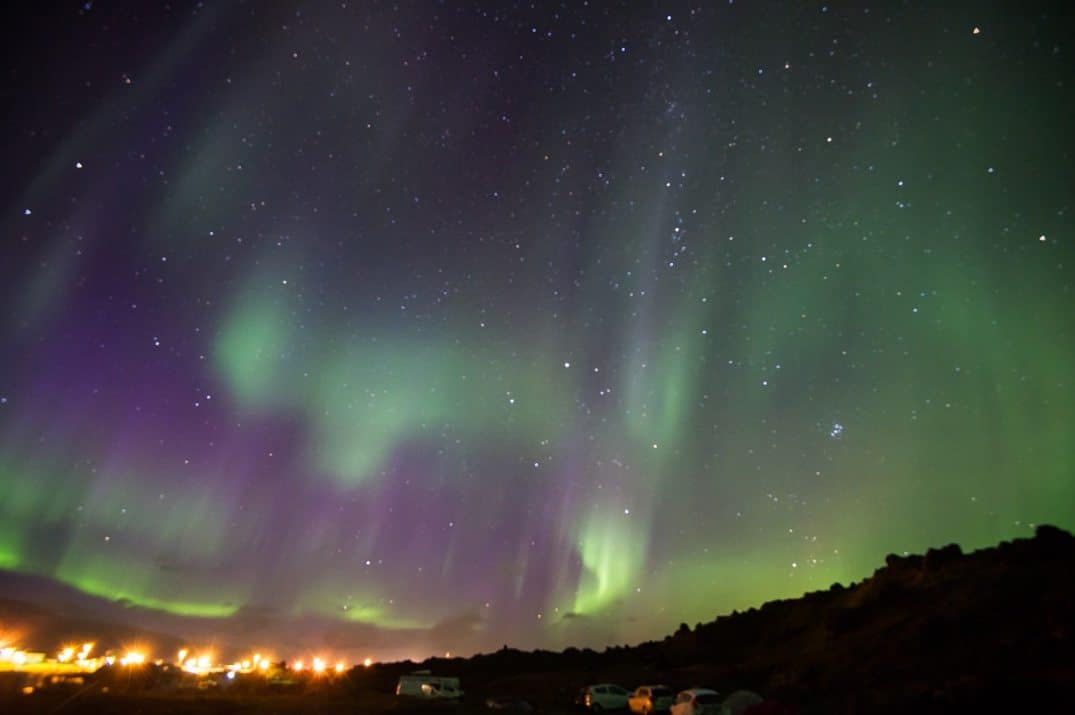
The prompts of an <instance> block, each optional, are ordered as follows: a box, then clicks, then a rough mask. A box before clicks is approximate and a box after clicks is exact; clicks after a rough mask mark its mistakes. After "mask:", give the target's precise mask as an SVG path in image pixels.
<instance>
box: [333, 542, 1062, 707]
mask: <svg viewBox="0 0 1075 715" xmlns="http://www.w3.org/2000/svg"><path fill="white" fill-rule="evenodd" d="M1073 575H1075V537H1073V536H1072V535H1071V534H1069V533H1067V532H1065V531H1062V530H1060V529H1057V528H1055V527H1051V526H1041V527H1038V529H1037V532H1036V535H1035V536H1034V537H1033V538H1030V539H1017V540H1014V541H1010V542H1007V541H1006V542H1002V543H1001V544H999V545H998V546H996V547H993V548H988V549H983V550H980V551H976V552H974V553H970V554H964V553H962V551H961V550H960V548H959V546H956V545H954V544H953V545H949V546H946V547H944V548H940V549H930V550H929V551H928V552H927V553H926V554H925V555H924V556H906V557H900V556H895V555H890V556H889V557H888V558H887V559H886V562H885V565H884V566H883V567H881V568H879V569H878V570H877V571H876V572H875V573H874V574H873V575H872V576H871V577H869V578H867V579H865V580H863V581H862V582H861V583H857V584H851V585H849V586H841V585H839V584H834V585H833V586H832V588H830V589H829V590H827V591H818V592H813V593H808V594H806V595H804V596H803V597H802V598H798V599H793V600H782V601H773V602H770V603H766V604H765V605H763V606H761V607H760V608H756V609H755V608H752V609H750V610H748V611H746V612H744V613H733V614H731V615H727V616H722V617H720V618H718V619H717V620H715V621H713V622H710V623H704V624H699V625H697V626H696V627H694V628H690V627H688V626H686V625H685V624H684V625H682V626H681V627H680V629H679V630H678V631H677V632H676V633H675V634H673V635H670V636H668V637H667V638H665V639H664V640H662V641H656V642H647V643H643V644H641V645H638V646H634V647H613V648H608V649H606V650H604V651H603V652H595V651H592V650H578V649H568V650H566V651H564V652H563V653H550V652H542V651H536V652H521V651H516V650H511V649H505V650H502V651H500V652H497V653H491V654H487V655H479V656H476V657H473V658H470V659H458V658H457V659H451V660H448V659H440V658H435V659H431V660H427V661H425V662H423V663H421V664H411V663H406V664H393V665H391V666H383V667H380V668H374V669H371V670H370V671H368V672H362V671H356V672H355V673H354V675H353V677H354V678H356V679H359V680H365V681H366V682H368V684H369V685H370V686H372V687H379V688H386V689H387V688H391V687H392V686H393V685H394V683H395V678H396V677H398V675H399V674H400V673H402V672H407V671H408V670H411V669H415V668H429V669H430V670H432V671H433V672H434V673H438V674H444V675H458V676H460V677H461V678H462V679H463V684H464V688H465V689H466V690H467V691H468V692H469V693H483V694H506V695H519V696H523V697H525V698H528V699H530V700H531V702H535V703H546V704H548V705H550V706H551V705H552V704H553V703H559V704H563V703H566V702H570V699H571V697H572V695H573V693H574V692H575V691H576V690H577V688H579V687H581V686H583V685H585V684H587V683H594V682H605V681H612V682H619V683H621V684H623V685H625V686H627V687H634V686H635V685H637V684H640V683H646V682H664V683H667V684H668V685H670V686H671V687H672V688H674V689H680V688H687V687H691V686H705V687H713V688H716V689H717V690H718V691H720V692H723V693H729V692H732V691H733V690H736V689H739V688H748V689H751V690H755V691H757V692H759V693H762V694H763V695H765V696H767V697H770V698H775V699H777V700H779V701H781V702H785V703H792V704H794V705H795V706H796V708H797V710H798V711H800V712H815V711H816V712H822V711H823V712H870V713H880V712H907V711H908V710H907V709H908V708H913V709H914V711H915V712H962V711H967V710H970V709H971V708H984V709H985V710H986V711H993V710H995V709H997V708H1000V707H1004V708H1008V709H1012V708H1014V709H1015V710H1017V711H1025V710H1028V709H1032V708H1035V707H1036V706H1037V705H1038V704H1040V705H1041V706H1042V707H1044V711H1046V712H1063V711H1066V712H1075V696H1073V689H1075V641H1073V623H1075V616H1073V612H1075V577H1073Z"/></svg>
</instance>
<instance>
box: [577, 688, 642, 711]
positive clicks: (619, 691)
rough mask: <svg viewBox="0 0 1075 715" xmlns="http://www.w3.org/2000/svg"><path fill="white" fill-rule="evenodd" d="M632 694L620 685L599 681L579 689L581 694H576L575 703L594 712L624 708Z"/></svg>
mask: <svg viewBox="0 0 1075 715" xmlns="http://www.w3.org/2000/svg"><path fill="white" fill-rule="evenodd" d="M630 696H631V693H630V692H628V690H627V689H626V688H621V687H620V686H619V685H615V684H613V683H598V684H597V685H587V686H586V687H585V688H582V689H581V690H579V694H578V695H577V696H575V704H576V705H578V706H579V707H583V708H586V709H587V710H592V711H594V712H599V711H601V710H623V709H624V708H626V707H627V698H629V697H630Z"/></svg>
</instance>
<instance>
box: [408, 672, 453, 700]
mask: <svg viewBox="0 0 1075 715" xmlns="http://www.w3.org/2000/svg"><path fill="white" fill-rule="evenodd" d="M396 695H410V696H413V697H416V698H430V699H434V698H449V699H452V698H461V697H463V691H462V690H460V689H459V678H446V677H443V676H440V675H432V674H430V672H429V671H428V670H419V671H416V672H414V673H411V674H410V675H401V676H400V677H399V682H398V683H396Z"/></svg>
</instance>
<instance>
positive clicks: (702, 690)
mask: <svg viewBox="0 0 1075 715" xmlns="http://www.w3.org/2000/svg"><path fill="white" fill-rule="evenodd" d="M680 693H681V694H682V693H690V694H691V695H720V693H718V692H717V691H716V690H710V689H709V688H687V689H686V690H683V691H680Z"/></svg>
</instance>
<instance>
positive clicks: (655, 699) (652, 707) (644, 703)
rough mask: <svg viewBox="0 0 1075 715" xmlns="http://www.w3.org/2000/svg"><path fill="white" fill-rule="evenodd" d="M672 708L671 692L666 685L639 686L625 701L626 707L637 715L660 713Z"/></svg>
mask: <svg viewBox="0 0 1075 715" xmlns="http://www.w3.org/2000/svg"><path fill="white" fill-rule="evenodd" d="M671 706H672V691H671V690H669V689H668V686H667V685H640V686H638V688H637V689H636V690H635V694H634V695H632V696H631V697H629V698H628V699H627V707H629V708H631V712H633V713H638V715H649V714H650V713H653V712H662V711H665V710H667V709H668V708H669V707H671Z"/></svg>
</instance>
